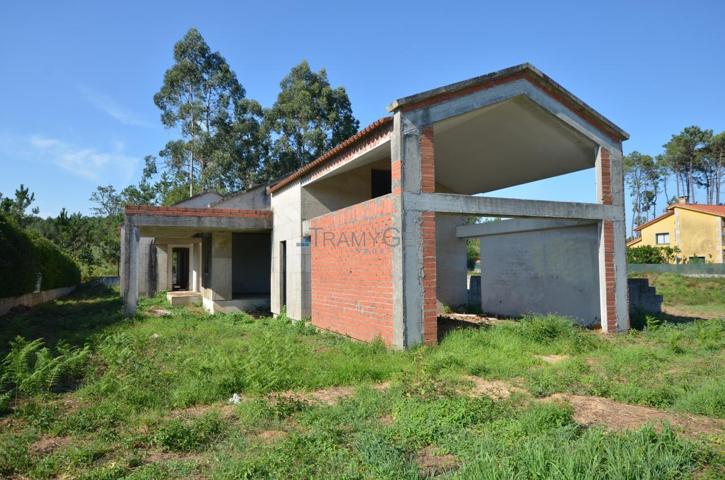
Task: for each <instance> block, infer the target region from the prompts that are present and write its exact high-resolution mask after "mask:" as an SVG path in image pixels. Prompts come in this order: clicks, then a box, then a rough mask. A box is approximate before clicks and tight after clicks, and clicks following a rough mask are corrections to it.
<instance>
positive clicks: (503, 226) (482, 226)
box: [456, 218, 595, 238]
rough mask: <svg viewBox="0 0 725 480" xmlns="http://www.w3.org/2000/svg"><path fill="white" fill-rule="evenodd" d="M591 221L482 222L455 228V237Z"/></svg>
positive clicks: (550, 227) (574, 224)
mask: <svg viewBox="0 0 725 480" xmlns="http://www.w3.org/2000/svg"><path fill="white" fill-rule="evenodd" d="M593 223H595V222H594V221H592V220H558V219H555V220H543V219H533V218H522V219H515V220H502V221H500V222H484V223H476V224H472V225H461V226H459V227H457V228H456V237H458V238H471V237H487V236H491V235H505V234H507V233H523V232H535V231H541V230H554V229H560V228H568V227H579V226H581V225H591V224H593Z"/></svg>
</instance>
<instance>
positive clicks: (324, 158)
mask: <svg viewBox="0 0 725 480" xmlns="http://www.w3.org/2000/svg"><path fill="white" fill-rule="evenodd" d="M392 123H393V117H383V118H380V119H378V120H376V121H374V122H373V123H371V124H370V125H368V126H367V127H365V128H363V129H362V130H360V131H359V132H357V133H356V134H355V135H353V136H352V137H350V138H348V139H347V140H345V141H343V142H341V143H339V144H338V145H337V146H336V147H334V148H332V149H330V150H328V151H327V152H325V153H323V154H322V155H320V156H319V157H317V158H316V159H315V160H313V161H311V162H310V163H308V164H307V165H305V166H303V167H301V168H299V169H298V170H296V171H295V172H293V173H292V174H290V175H288V176H287V177H285V178H283V179H282V180H280V181H279V182H277V183H276V184H274V185H272V186H271V187H269V192H275V191H277V190H279V189H281V188H282V187H284V186H286V185H289V184H290V183H292V182H294V181H295V180H297V179H298V178H300V177H302V176H304V175H305V174H307V173H309V172H311V171H313V170H314V169H316V168H317V167H319V166H320V165H322V164H324V163H326V162H328V161H329V160H332V159H333V158H334V157H335V156H336V155H337V154H339V153H341V152H342V151H343V150H345V149H347V148H349V147H351V146H353V145H354V144H355V143H357V142H359V141H361V140H363V139H365V137H367V136H368V135H371V134H372V133H374V132H376V131H377V130H379V129H381V128H382V127H384V126H389V125H392Z"/></svg>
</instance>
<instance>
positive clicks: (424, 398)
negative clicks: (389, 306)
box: [0, 288, 725, 479]
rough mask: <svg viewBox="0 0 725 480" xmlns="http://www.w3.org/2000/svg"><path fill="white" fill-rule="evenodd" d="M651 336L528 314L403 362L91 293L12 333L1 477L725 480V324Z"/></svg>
mask: <svg viewBox="0 0 725 480" xmlns="http://www.w3.org/2000/svg"><path fill="white" fill-rule="evenodd" d="M666 295H670V294H669V293H668V294H666ZM667 298H668V297H667V296H666V299H667ZM708 298H715V300H717V301H722V298H719V297H718V296H717V295H715V297H708ZM711 303H713V302H711ZM160 307H161V308H163V309H166V310H167V311H168V312H169V313H170V314H169V315H165V314H164V313H165V312H164V311H161V310H159V308H160ZM646 323H647V325H648V327H647V328H646V329H645V330H643V331H633V332H632V333H630V334H626V335H618V336H614V337H609V338H607V337H603V336H602V335H600V334H599V333H597V332H590V331H585V330H582V329H579V328H576V327H573V326H571V324H570V322H568V321H567V320H566V319H562V318H559V317H555V316H542V317H531V318H525V319H523V320H522V321H520V322H500V323H499V324H496V325H492V326H488V327H484V328H478V329H461V330H456V331H453V332H452V333H450V334H449V335H448V336H446V337H445V339H444V340H443V341H442V343H441V344H440V345H439V346H438V347H435V348H429V347H422V348H418V349H415V350H412V351H408V352H394V351H389V350H387V349H386V348H385V347H384V346H383V345H382V344H380V343H376V344H361V343H356V342H352V341H349V340H347V339H343V338H340V337H337V336H334V335H331V334H326V333H318V332H316V331H315V330H314V329H312V328H310V327H309V326H307V325H306V324H304V323H291V322H288V321H286V320H285V319H270V318H262V319H254V318H252V317H250V316H246V315H217V316H208V315H205V314H203V313H202V312H201V311H199V310H196V309H181V308H169V307H167V306H165V305H164V304H163V302H162V300H161V299H158V298H157V299H150V300H145V301H143V302H142V305H141V307H140V309H139V314H138V315H137V317H136V318H135V319H132V320H126V319H124V318H123V317H122V315H121V313H120V302H119V300H118V298H117V292H114V291H112V290H104V289H98V288H96V289H93V288H86V289H84V290H82V291H81V292H79V293H78V294H76V295H75V296H73V297H71V298H69V299H67V300H64V301H59V302H56V303H54V304H50V305H47V306H43V307H40V308H38V309H35V310H33V311H30V312H25V313H21V314H16V315H14V316H11V317H6V318H3V319H2V322H0V353H2V355H3V356H4V357H5V358H6V360H5V362H4V364H3V366H2V369H3V370H2V375H1V376H2V381H3V384H2V390H0V391H4V392H5V395H4V397H3V398H4V405H3V407H4V408H5V411H4V413H3V415H2V416H0V477H3V478H6V477H7V478H89V479H90V478H94V479H107V478H108V479H110V478H133V479H160V478H213V479H226V478H285V479H286V478H349V479H358V478H359V479H367V478H369V479H373V478H391V479H393V478H394V479H398V478H411V479H414V478H430V477H434V476H435V477H440V478H472V479H479V478H483V479H486V478H490V479H500V478H521V479H529V478H542V479H543V478H566V479H582V478H584V479H599V478H602V479H604V478H606V479H619V478H622V479H625V478H627V479H640V478H645V479H647V478H649V479H669V478H713V479H714V478H722V477H723V475H725V457H724V455H725V435H723V430H722V429H721V426H722V425H723V423H722V422H721V421H720V420H718V419H725V373H723V368H722V366H723V364H724V363H723V361H724V360H725V325H723V322H722V321H718V320H701V321H692V322H686V323H680V324H670V323H667V322H661V321H658V320H657V319H651V318H650V319H648V321H647V322H646ZM17 335H22V336H23V337H24V338H25V339H27V340H26V341H20V340H17V339H15V338H16V336H17ZM39 338H42V339H44V345H45V346H46V347H47V349H44V347H43V345H41V344H40V343H39V342H35V343H32V342H31V340H34V339H39ZM14 339H15V340H14ZM13 345H14V346H13ZM235 393H236V394H238V395H239V397H238V404H236V405H235V404H231V403H229V401H228V399H229V398H230V397H231V396H232V395H233V394H235ZM556 393H559V394H561V393H564V396H562V395H554V396H552V395H553V394H556ZM602 398H603V399H609V400H604V401H603V402H605V403H603V404H602V405H610V404H611V405H615V407H616V408H615V409H614V410H613V411H614V412H615V413H616V414H615V415H610V416H609V417H608V416H607V414H600V417H601V420H602V421H601V422H599V423H601V424H597V422H594V424H591V425H590V424H587V423H586V422H584V421H583V420H582V417H583V416H586V414H587V413H590V414H591V413H592V411H589V412H587V411H582V410H581V409H580V406H577V405H575V403H572V402H573V400H571V401H570V400H568V399H574V400H576V399H579V400H580V401H581V399H588V401H593V400H597V399H600V400H601V399H602ZM606 402H608V403H606ZM613 402H622V403H626V404H631V405H639V406H640V407H631V408H632V412H634V413H636V412H639V414H641V413H642V412H645V414H646V413H647V412H650V413H651V414H652V417H651V418H652V425H638V426H637V427H636V428H631V427H627V428H622V427H623V425H622V424H620V423H621V422H619V419H618V418H617V416H618V415H619V414H618V413H617V412H620V409H621V408H624V407H622V406H620V405H619V404H615V403H613ZM625 407H626V406H625ZM645 407H647V408H645ZM648 408H649V410H648ZM621 411H624V410H621ZM628 411H629V410H628ZM652 412H654V413H652ZM595 413H596V412H595ZM610 413H611V412H610ZM634 413H632V414H633V415H634ZM655 414H661V415H664V416H667V418H672V419H680V420H683V421H692V422H693V423H692V425H694V427H693V428H689V427H688V428H681V426H678V424H677V423H676V422H673V425H672V426H671V427H670V426H668V425H664V426H663V425H660V424H659V423H658V422H657V421H656V420H657V418H656V416H655ZM708 422H709V423H708ZM688 425H689V424H688ZM698 425H700V427H698ZM708 425H709V428H705V427H706V426H708ZM712 425H715V428H714V429H713V428H712Z"/></svg>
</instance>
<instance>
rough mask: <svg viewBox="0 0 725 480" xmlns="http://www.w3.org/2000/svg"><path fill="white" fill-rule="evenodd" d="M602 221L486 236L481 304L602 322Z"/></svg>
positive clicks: (501, 310)
mask: <svg viewBox="0 0 725 480" xmlns="http://www.w3.org/2000/svg"><path fill="white" fill-rule="evenodd" d="M598 235H599V228H598V226H597V225H583V226H577V227H569V228H561V229H551V230H544V231H539V232H532V231H529V232H518V233H510V234H503V235H492V236H486V237H481V239H480V241H481V308H482V310H483V311H484V312H488V313H493V314H499V315H521V314H525V313H544V314H545V313H558V314H561V315H566V316H570V317H573V318H575V319H576V320H577V321H578V322H579V323H581V324H583V325H594V324H599V322H600V318H601V317H600V315H601V313H600V308H599V301H600V300H599V263H598V249H599V243H598V242H599V240H598Z"/></svg>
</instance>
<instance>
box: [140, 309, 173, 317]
mask: <svg viewBox="0 0 725 480" xmlns="http://www.w3.org/2000/svg"><path fill="white" fill-rule="evenodd" d="M146 313H148V314H149V315H151V316H152V317H169V316H171V312H170V311H169V310H166V309H165V308H160V307H151V308H149V309H148V310H146Z"/></svg>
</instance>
